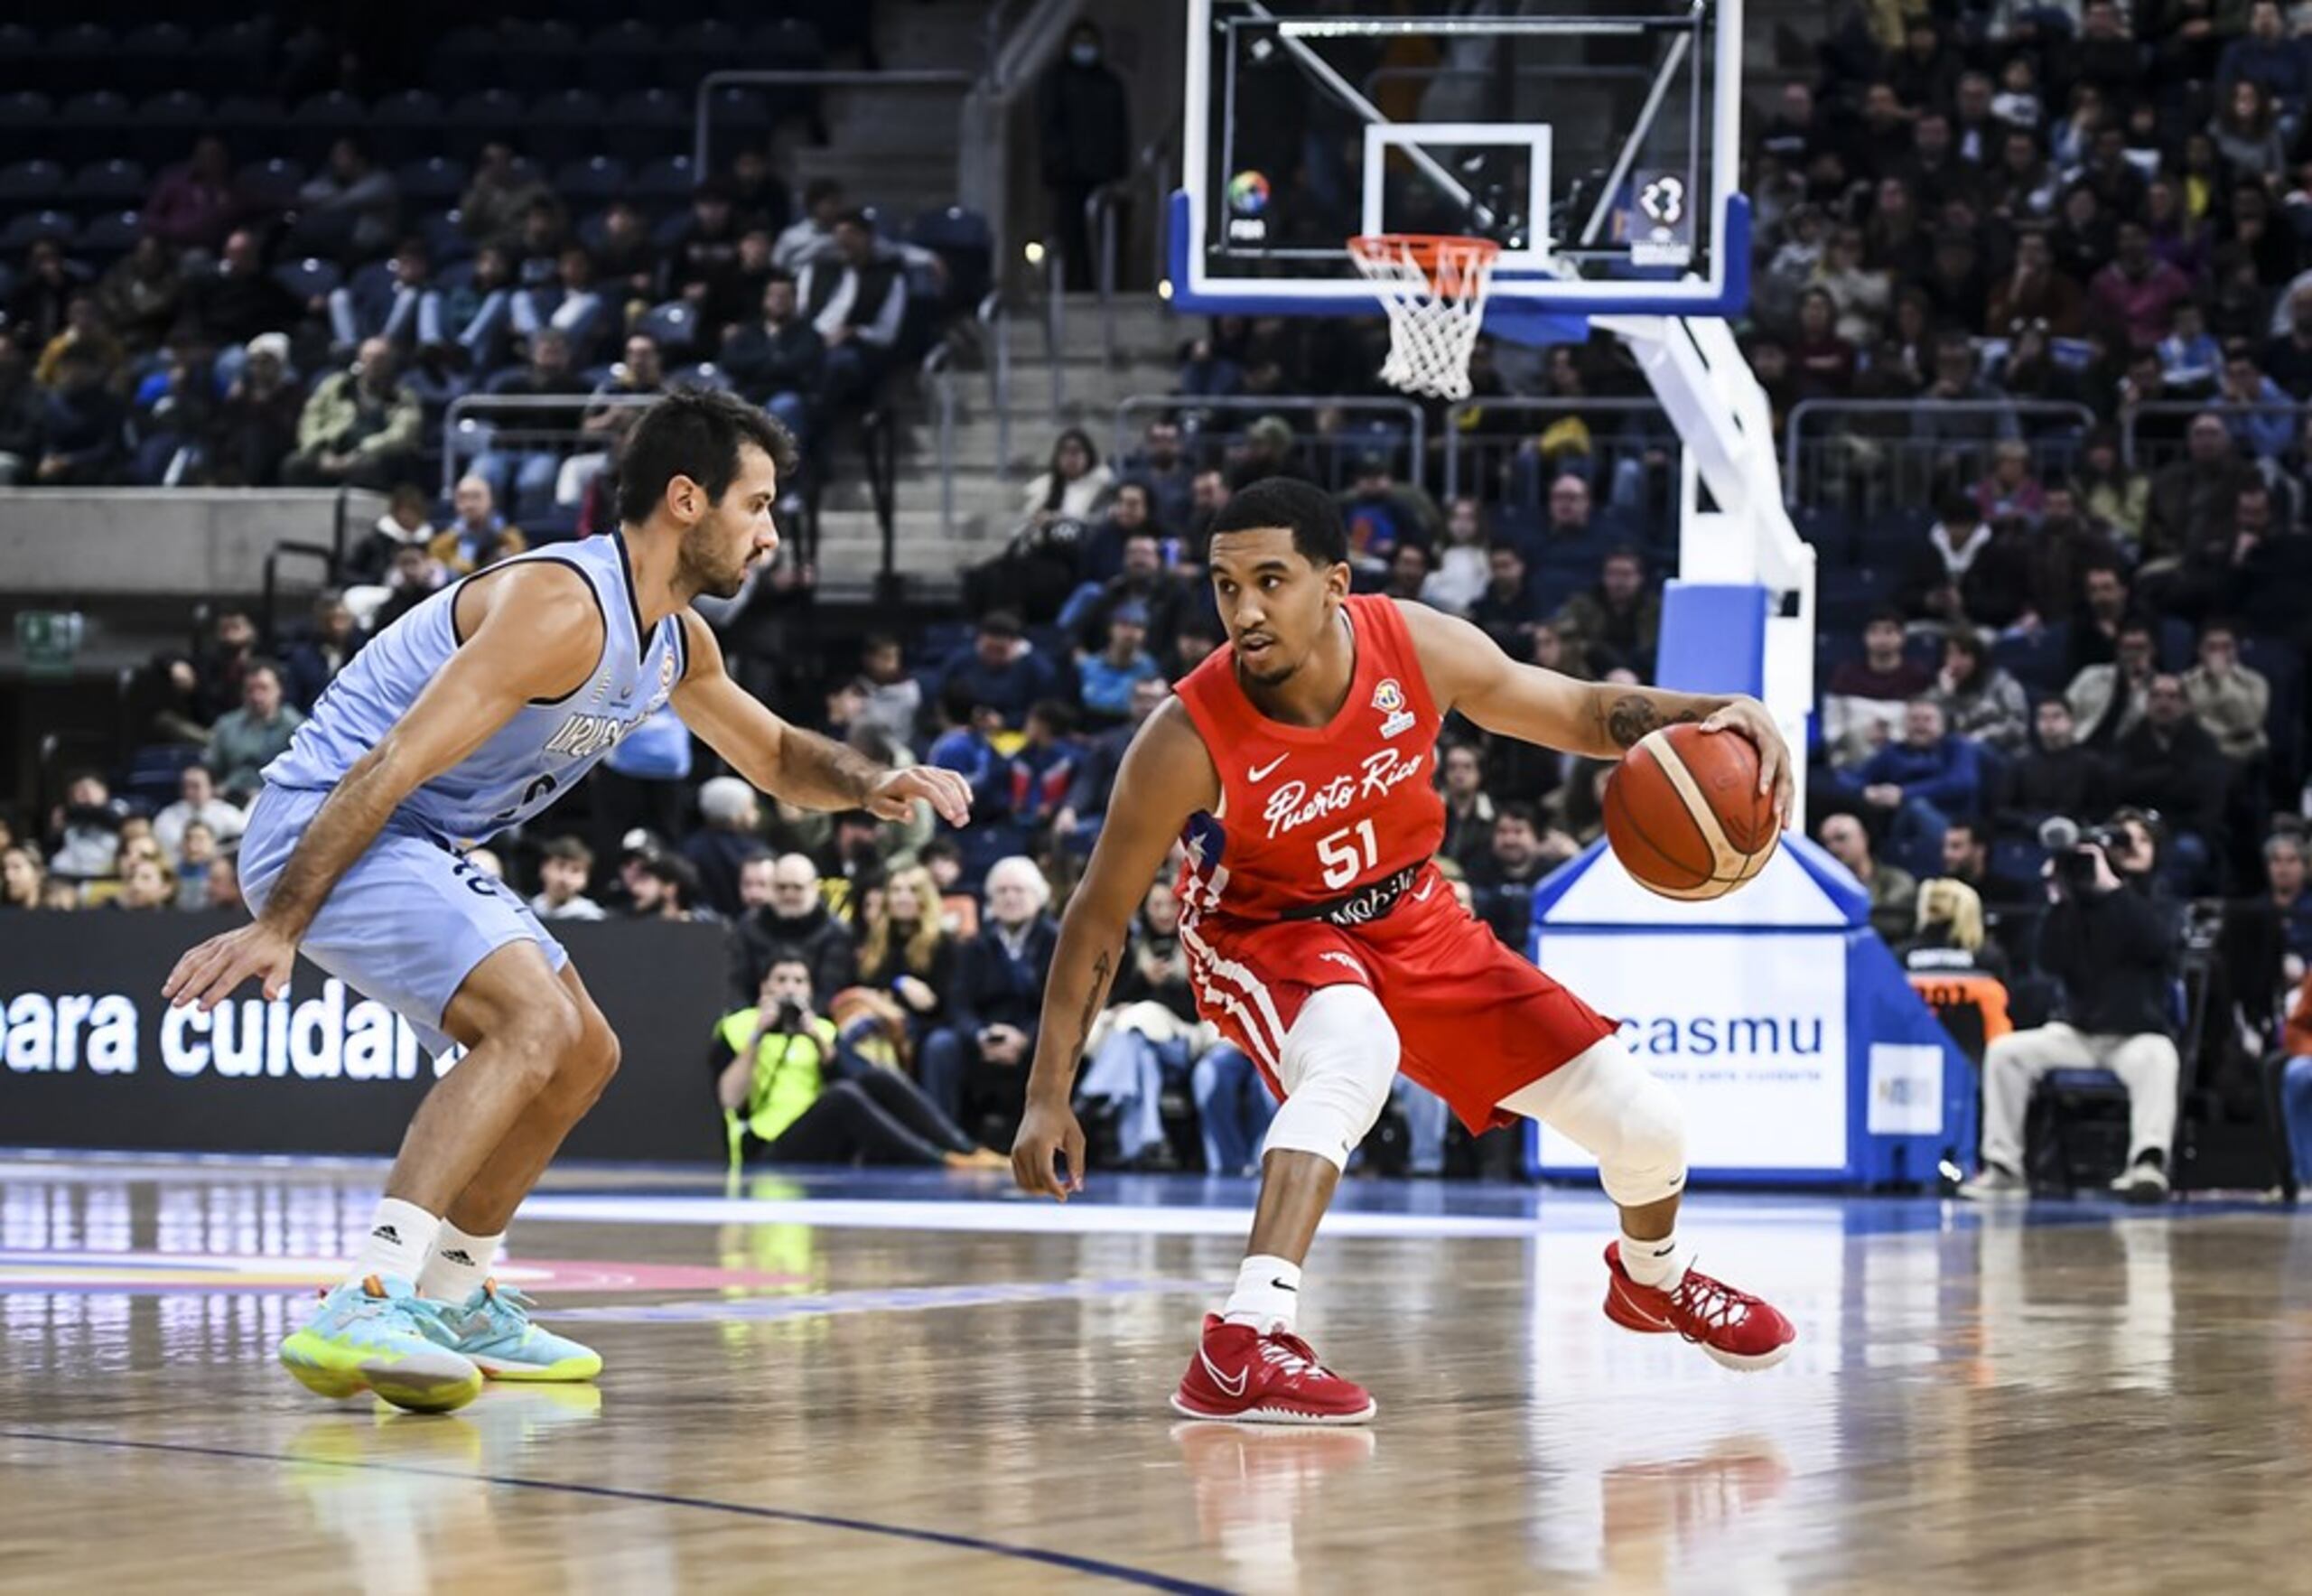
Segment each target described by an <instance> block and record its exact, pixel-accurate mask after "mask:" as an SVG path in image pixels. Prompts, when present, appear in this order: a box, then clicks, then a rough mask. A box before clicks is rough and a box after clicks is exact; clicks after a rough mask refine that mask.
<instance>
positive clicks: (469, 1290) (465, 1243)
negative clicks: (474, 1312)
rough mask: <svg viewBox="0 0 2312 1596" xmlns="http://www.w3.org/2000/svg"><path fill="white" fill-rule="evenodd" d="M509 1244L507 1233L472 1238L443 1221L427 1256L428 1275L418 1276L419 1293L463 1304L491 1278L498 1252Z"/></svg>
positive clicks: (426, 1268) (423, 1295)
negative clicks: (490, 1271) (439, 1232)
mask: <svg viewBox="0 0 2312 1596" xmlns="http://www.w3.org/2000/svg"><path fill="white" fill-rule="evenodd" d="M505 1245H506V1235H505V1232H503V1231H500V1232H499V1234H497V1235H496V1236H469V1235H467V1234H466V1233H465V1232H464V1231H462V1230H461V1229H459V1228H458V1227H456V1226H455V1225H453V1224H452V1223H451V1222H450V1221H449V1220H447V1219H444V1220H443V1221H442V1231H441V1234H440V1235H438V1236H436V1237H434V1238H433V1252H431V1253H430V1254H428V1255H426V1259H425V1272H424V1274H420V1275H419V1276H418V1277H417V1294H418V1295H419V1296H421V1297H430V1298H432V1299H433V1301H434V1302H464V1301H465V1300H466V1299H467V1298H468V1297H471V1296H472V1295H473V1294H474V1293H476V1292H478V1291H480V1289H481V1283H482V1282H483V1281H485V1280H488V1279H489V1269H490V1265H493V1264H495V1263H497V1262H498V1250H499V1248H500V1247H502V1246H505Z"/></svg>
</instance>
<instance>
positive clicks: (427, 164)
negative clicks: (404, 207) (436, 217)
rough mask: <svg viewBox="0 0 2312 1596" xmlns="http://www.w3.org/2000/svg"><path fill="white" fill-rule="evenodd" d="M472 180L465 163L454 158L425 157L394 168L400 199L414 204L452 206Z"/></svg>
mask: <svg viewBox="0 0 2312 1596" xmlns="http://www.w3.org/2000/svg"><path fill="white" fill-rule="evenodd" d="M472 181H473V174H472V173H470V172H469V171H467V169H466V163H464V162H463V161H461V160H459V159H457V158H456V157H455V156H453V155H427V156H425V157H424V158H423V159H422V160H416V161H405V162H403V163H401V164H400V165H399V166H397V167H396V168H395V169H394V182H395V184H396V186H397V187H399V188H400V190H401V197H402V199H403V200H405V201H407V202H409V203H411V204H414V205H454V204H456V203H457V202H458V201H459V199H460V198H461V196H462V195H463V194H464V193H465V191H466V185H467V184H468V183H469V182H472Z"/></svg>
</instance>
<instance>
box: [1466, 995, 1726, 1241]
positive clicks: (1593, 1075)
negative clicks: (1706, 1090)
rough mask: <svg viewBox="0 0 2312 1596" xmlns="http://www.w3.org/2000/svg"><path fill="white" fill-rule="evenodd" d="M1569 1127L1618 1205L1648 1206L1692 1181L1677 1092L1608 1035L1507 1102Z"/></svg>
mask: <svg viewBox="0 0 2312 1596" xmlns="http://www.w3.org/2000/svg"><path fill="white" fill-rule="evenodd" d="M1501 1106H1503V1107H1504V1108H1506V1109H1507V1110H1509V1111H1510V1112H1511V1113H1512V1114H1522V1115H1524V1116H1525V1117H1526V1118H1528V1119H1538V1120H1541V1121H1542V1122H1543V1123H1544V1124H1546V1125H1551V1126H1552V1127H1554V1128H1555V1129H1557V1130H1559V1131H1562V1132H1563V1133H1564V1134H1566V1135H1568V1136H1571V1137H1572V1138H1573V1140H1574V1141H1576V1142H1578V1143H1580V1144H1581V1145H1582V1146H1583V1147H1584V1148H1586V1149H1587V1150H1588V1151H1589V1153H1590V1155H1591V1156H1592V1157H1594V1158H1595V1159H1597V1161H1598V1182H1599V1185H1601V1186H1603V1187H1604V1188H1605V1189H1606V1195H1607V1196H1608V1197H1609V1198H1611V1199H1613V1200H1614V1203H1615V1205H1616V1206H1617V1207H1619V1208H1626V1209H1632V1208H1644V1207H1645V1205H1646V1204H1648V1203H1653V1202H1660V1201H1661V1200H1662V1199H1664V1198H1665V1197H1674V1196H1675V1195H1677V1193H1678V1192H1680V1191H1682V1190H1684V1189H1685V1184H1686V1114H1685V1108H1684V1106H1683V1105H1682V1104H1681V1103H1680V1102H1679V1101H1678V1096H1677V1094H1676V1093H1675V1092H1673V1091H1672V1090H1671V1089H1670V1088H1669V1087H1666V1086H1664V1085H1663V1084H1662V1082H1661V1081H1660V1080H1659V1079H1658V1078H1655V1074H1654V1072H1653V1071H1652V1070H1650V1069H1646V1068H1645V1065H1643V1064H1640V1063H1639V1062H1638V1061H1637V1060H1636V1059H1633V1058H1631V1057H1630V1054H1629V1050H1628V1049H1627V1048H1626V1047H1624V1046H1623V1045H1622V1042H1621V1039H1620V1038H1619V1037H1615V1036H1608V1037H1606V1038H1604V1039H1603V1040H1601V1041H1598V1042H1596V1043H1595V1044H1593V1045H1592V1046H1591V1047H1590V1049H1589V1050H1587V1051H1586V1052H1583V1053H1581V1054H1580V1055H1579V1056H1577V1057H1576V1058H1574V1059H1571V1061H1570V1062H1568V1063H1566V1064H1565V1065H1563V1066H1562V1067H1561V1068H1559V1069H1553V1070H1552V1071H1551V1072H1550V1073H1549V1074H1548V1075H1545V1076H1543V1078H1541V1079H1539V1080H1537V1081H1535V1082H1534V1084H1533V1085H1531V1086H1529V1087H1525V1088H1524V1089H1523V1090H1521V1091H1519V1092H1516V1093H1515V1094H1514V1095H1512V1096H1510V1097H1506V1098H1504V1099H1503V1100H1502V1104H1501Z"/></svg>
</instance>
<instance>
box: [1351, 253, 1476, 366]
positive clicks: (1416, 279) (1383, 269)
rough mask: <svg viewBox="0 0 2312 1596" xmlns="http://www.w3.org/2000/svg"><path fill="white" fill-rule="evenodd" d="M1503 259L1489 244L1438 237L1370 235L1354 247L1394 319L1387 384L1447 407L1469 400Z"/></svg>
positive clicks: (1361, 267)
mask: <svg viewBox="0 0 2312 1596" xmlns="http://www.w3.org/2000/svg"><path fill="white" fill-rule="evenodd" d="M1500 253H1501V246H1500V245H1498V244H1496V243H1494V242H1492V241H1491V240H1490V239H1487V238H1450V237H1440V236H1439V235H1437V234H1433V233H1370V234H1365V235H1362V236H1360V237H1357V238H1351V239H1350V240H1349V241H1348V254H1349V258H1350V259H1352V260H1354V261H1356V269H1357V270H1358V271H1360V272H1363V273H1364V274H1365V277H1366V281H1367V282H1369V283H1371V284H1372V285H1373V286H1374V287H1375V288H1376V289H1378V290H1379V291H1380V294H1381V303H1382V304H1383V305H1384V306H1386V307H1387V309H1388V312H1389V358H1388V359H1387V360H1386V361H1385V362H1384V363H1383V365H1382V367H1381V379H1382V380H1383V381H1384V382H1386V383H1388V384H1389V385H1390V386H1391V387H1397V388H1402V389H1403V390H1404V391H1405V392H1407V393H1414V394H1430V395H1433V396H1434V397H1438V398H1440V399H1466V398H1468V397H1469V355H1470V352H1471V351H1472V350H1475V349H1476V348H1477V342H1478V328H1480V327H1482V326H1483V325H1484V324H1485V306H1486V296H1487V292H1488V290H1489V289H1490V287H1491V285H1492V283H1493V263H1494V259H1495V257H1497V256H1498V255H1500Z"/></svg>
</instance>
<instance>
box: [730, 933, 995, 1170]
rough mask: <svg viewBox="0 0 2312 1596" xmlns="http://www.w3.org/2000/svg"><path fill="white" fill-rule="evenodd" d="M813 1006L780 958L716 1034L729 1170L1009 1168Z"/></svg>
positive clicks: (799, 974)
mask: <svg viewBox="0 0 2312 1596" xmlns="http://www.w3.org/2000/svg"><path fill="white" fill-rule="evenodd" d="M812 1004H813V994H812V992H811V966H809V965H808V964H806V963H805V962H804V961H803V960H802V959H799V958H780V959H778V960H777V961H776V962H774V963H773V964H772V965H771V966H770V973H769V975H765V976H764V977H763V982H762V990H761V994H760V1002H759V1003H757V1005H756V1006H755V1007H754V1008H751V1009H740V1010H738V1011H737V1012H735V1013H730V1014H726V1015H724V1016H723V1017H722V1021H721V1022H719V1023H718V1024H716V1026H715V1027H714V1041H715V1069H716V1075H715V1096H716V1097H718V1098H719V1099H720V1100H721V1102H722V1118H723V1123H724V1125H725V1126H726V1127H727V1131H728V1134H729V1137H730V1144H731V1161H732V1162H733V1163H734V1164H735V1163H740V1162H758V1161H759V1162H765V1163H893V1164H924V1165H928V1166H931V1167H935V1168H936V1167H939V1166H942V1165H944V1166H946V1168H948V1169H1007V1168H1009V1167H1010V1165H1011V1161H1010V1160H1009V1159H1007V1158H1005V1157H1004V1156H1003V1155H1002V1154H1001V1153H994V1152H992V1151H990V1150H989V1149H987V1148H984V1147H981V1146H977V1145H975V1144H974V1143H973V1141H972V1139H971V1138H970V1137H969V1136H967V1135H965V1134H964V1133H963V1131H962V1130H961V1129H960V1128H958V1127H957V1126H956V1124H955V1122H954V1121H952V1120H950V1119H949V1118H947V1116H946V1115H944V1114H942V1113H940V1112H939V1110H938V1108H937V1106H934V1105H933V1104H932V1102H931V1100H930V1099H929V1098H928V1097H925V1096H924V1095H923V1094H922V1092H920V1091H919V1090H918V1089H917V1087H916V1085H915V1083H914V1082H913V1081H912V1080H910V1079H909V1078H907V1077H906V1076H904V1075H902V1074H900V1072H899V1071H898V1070H896V1069H882V1068H879V1067H877V1066H875V1065H872V1064H869V1063H866V1062H865V1061H864V1060H863V1059H860V1058H858V1057H857V1055H856V1054H855V1053H853V1052H852V1051H851V1050H849V1049H848V1048H847V1047H846V1046H845V1045H844V1037H843V1035H842V1033H840V1032H838V1031H836V1029H835V1025H834V1022H833V1021H832V1020H828V1019H825V1018H823V1017H822V1016H820V1015H819V1014H818V1013H815V1012H814V1010H813V1006H812ZM861 1023H862V1024H868V1025H872V1019H869V1020H865V1021H862V1022H861Z"/></svg>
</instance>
